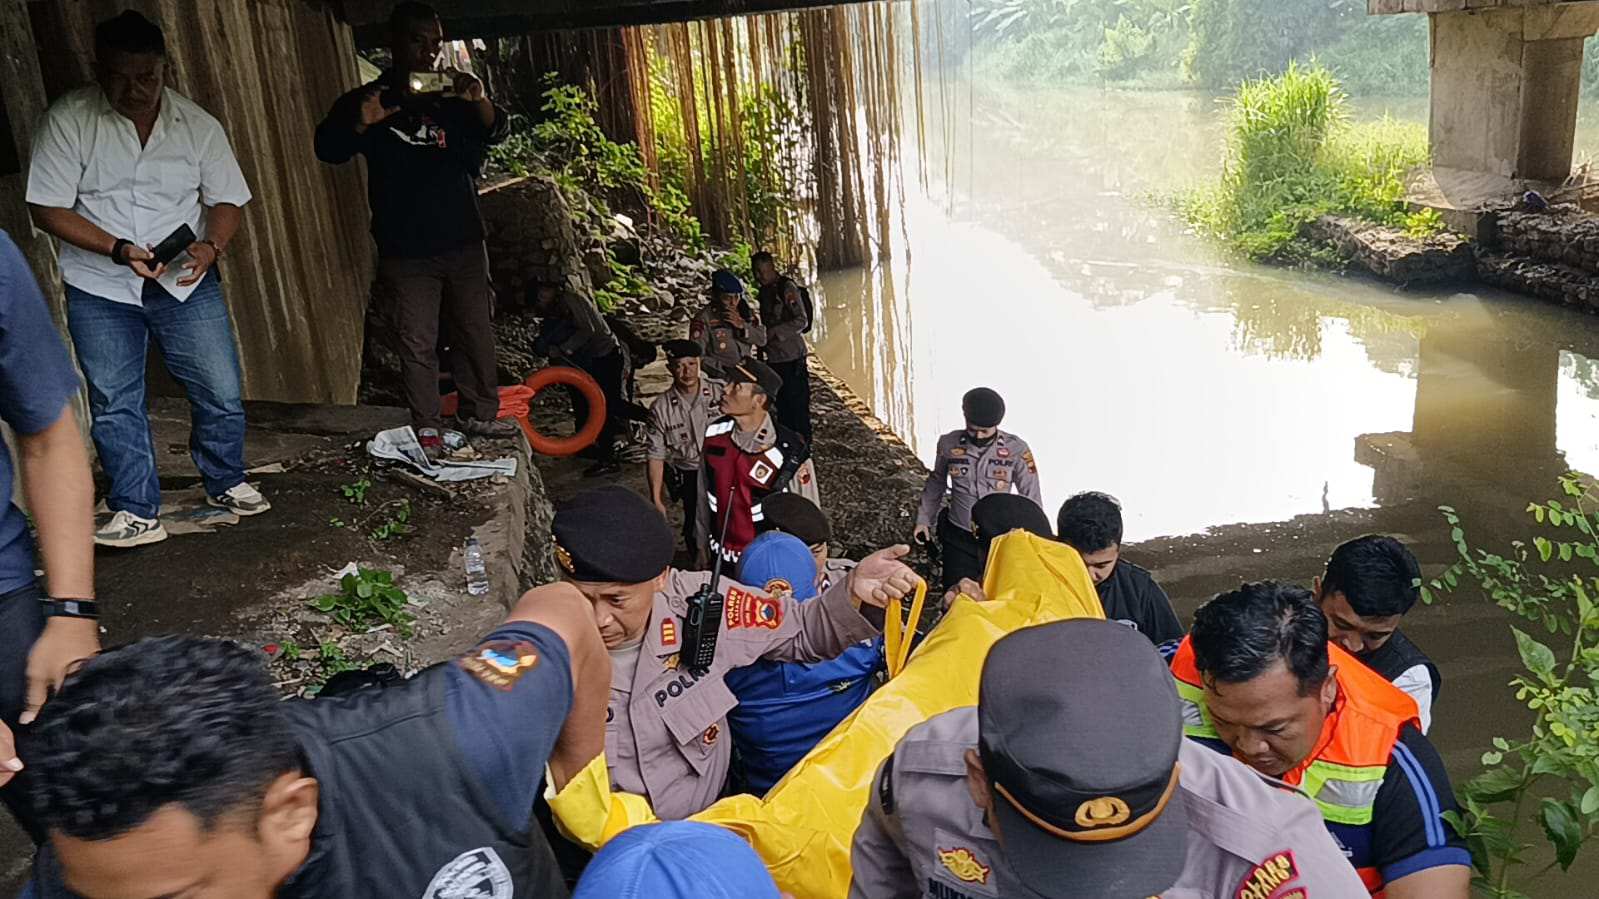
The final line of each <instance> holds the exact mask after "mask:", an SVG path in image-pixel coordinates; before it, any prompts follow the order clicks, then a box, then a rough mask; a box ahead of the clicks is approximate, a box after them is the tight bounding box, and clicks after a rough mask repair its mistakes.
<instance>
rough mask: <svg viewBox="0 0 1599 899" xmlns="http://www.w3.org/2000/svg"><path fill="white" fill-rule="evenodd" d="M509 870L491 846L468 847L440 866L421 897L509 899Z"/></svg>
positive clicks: (429, 898)
mask: <svg viewBox="0 0 1599 899" xmlns="http://www.w3.org/2000/svg"><path fill="white" fill-rule="evenodd" d="M513 892H514V886H513V885H512V883H511V872H510V871H509V870H507V869H506V867H505V862H503V861H500V856H499V854H498V853H496V852H495V851H494V850H493V849H491V848H489V847H488V846H484V847H482V848H479V849H471V850H468V851H466V852H463V853H461V854H460V855H457V856H456V857H455V860H454V861H452V862H450V863H449V864H447V865H445V866H444V867H442V868H440V869H439V873H437V874H435V875H433V880H432V882H430V883H429V884H428V888H427V890H426V891H425V892H423V893H422V899H511V897H512V894H513Z"/></svg>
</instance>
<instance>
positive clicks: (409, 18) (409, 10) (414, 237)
mask: <svg viewBox="0 0 1599 899" xmlns="http://www.w3.org/2000/svg"><path fill="white" fill-rule="evenodd" d="M389 40H390V47H391V48H392V50H393V54H394V64H393V68H391V69H390V70H389V71H387V72H384V73H383V75H382V77H380V78H379V79H378V80H377V81H374V82H372V83H371V84H367V85H364V86H362V87H359V88H356V89H355V90H353V91H350V92H349V93H347V94H345V95H344V96H342V97H340V98H339V99H338V101H337V102H335V103H334V104H333V109H332V111H331V112H329V113H328V116H327V118H325V119H323V120H322V123H321V124H320V125H318V126H317V129H316V155H317V158H318V159H321V160H322V161H323V162H328V163H333V164H339V163H344V162H348V161H349V160H350V159H352V158H354V157H355V156H356V155H357V154H359V155H362V156H365V157H366V162H367V202H368V203H369V204H370V205H371V207H372V236H373V237H374V238H375V239H376V240H377V245H378V270H377V275H378V280H379V282H380V283H381V284H382V285H383V287H384V290H385V293H386V294H387V296H388V299H389V301H390V302H392V303H393V307H392V308H391V309H390V310H388V316H389V318H390V319H391V320H392V324H393V326H394V327H395V329H396V330H397V331H398V332H399V333H398V337H399V339H398V346H397V347H396V349H397V350H398V352H399V356H400V373H401V376H402V379H403V380H404V384H405V399H406V403H407V405H409V406H410V407H411V418H412V423H413V424H414V425H415V426H416V428H417V437H418V439H419V440H420V442H421V444H422V448H423V449H424V450H426V451H427V452H428V453H429V454H430V455H436V454H438V453H440V452H442V450H443V438H442V437H441V435H440V433H439V429H440V428H441V427H442V426H443V421H442V418H441V416H440V412H439V357H438V338H439V322H440V311H441V309H442V311H443V313H444V315H443V319H444V321H445V323H446V324H448V326H449V331H448V334H449V344H450V346H451V348H452V349H453V351H454V352H453V353H452V360H453V361H455V362H456V364H455V365H454V366H453V367H454V368H457V369H461V370H459V371H452V372H451V374H452V375H453V376H454V378H455V384H456V387H457V389H458V390H459V392H460V399H461V405H460V410H459V412H458V414H457V422H456V424H457V426H458V427H459V428H460V429H461V430H462V431H464V432H465V433H467V434H468V435H472V436H479V437H510V436H514V435H515V433H516V425H515V423H514V422H511V421H509V420H497V419H499V408H500V400H499V388H498V379H497V376H496V374H495V365H494V331H493V322H492V316H493V300H494V298H493V292H492V291H491V290H490V288H489V267H488V253H487V251H486V249H485V248H484V244H483V234H484V232H483V217H482V214H481V212H480V211H479V209H478V203H477V177H478V174H479V172H480V171H481V169H482V167H483V159H484V156H485V154H486V153H487V151H488V148H489V146H490V145H491V144H496V143H499V142H500V141H502V140H504V139H505V137H506V135H507V134H508V133H509V130H510V125H509V121H510V120H509V118H508V116H507V114H506V112H505V110H503V109H501V108H500V107H498V106H495V105H494V104H493V103H491V102H490V101H489V99H488V97H487V95H486V94H485V92H484V89H483V82H482V81H480V80H478V78H477V77H476V76H473V75H470V74H467V73H464V72H456V71H454V70H449V71H446V72H442V73H441V72H436V71H434V68H435V66H436V65H437V62H438V59H439V54H440V51H441V49H442V47H443V42H444V30H443V27H442V26H441V25H440V24H439V19H438V15H437V14H436V13H435V12H434V11H433V9H432V7H429V6H427V5H426V4H423V3H411V2H407V3H401V4H399V5H398V6H396V7H395V8H394V12H393V14H392V15H391V16H390V18H389ZM441 80H442V81H445V82H447V84H442V85H441V84H437V83H436V82H438V81H441Z"/></svg>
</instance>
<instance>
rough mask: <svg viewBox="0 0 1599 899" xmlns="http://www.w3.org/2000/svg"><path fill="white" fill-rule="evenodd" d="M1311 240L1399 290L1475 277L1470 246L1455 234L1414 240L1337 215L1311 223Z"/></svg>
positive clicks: (1404, 235) (1397, 232)
mask: <svg viewBox="0 0 1599 899" xmlns="http://www.w3.org/2000/svg"><path fill="white" fill-rule="evenodd" d="M1310 234H1311V236H1312V237H1314V238H1316V239H1318V240H1323V241H1326V242H1327V243H1330V244H1332V245H1333V246H1335V247H1337V248H1338V251H1339V252H1340V253H1342V254H1343V255H1344V257H1345V258H1347V259H1349V260H1350V261H1351V262H1353V263H1355V264H1356V265H1359V266H1361V267H1362V268H1364V269H1366V270H1367V271H1369V272H1371V273H1372V274H1374V275H1376V276H1377V277H1379V278H1382V279H1383V280H1385V281H1391V282H1393V283H1395V284H1398V285H1400V286H1402V287H1410V286H1418V285H1423V284H1443V283H1448V282H1451V281H1470V280H1472V279H1473V278H1474V277H1475V275H1476V261H1475V260H1474V259H1473V258H1472V252H1471V244H1470V243H1468V242H1467V241H1466V240H1465V238H1462V237H1460V236H1459V235H1457V234H1452V233H1444V234H1437V235H1433V236H1431V237H1426V238H1416V237H1411V236H1410V235H1408V234H1406V233H1405V232H1404V231H1402V230H1400V229H1398V228H1390V227H1387V226H1384V225H1376V224H1373V223H1371V222H1366V221H1361V220H1360V219H1353V218H1344V217H1342V216H1335V215H1324V216H1322V217H1321V218H1319V219H1317V220H1316V221H1314V222H1312V223H1311V224H1310Z"/></svg>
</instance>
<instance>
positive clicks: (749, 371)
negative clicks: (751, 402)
mask: <svg viewBox="0 0 1599 899" xmlns="http://www.w3.org/2000/svg"><path fill="white" fill-rule="evenodd" d="M722 374H723V375H725V376H726V377H727V383H729V384H746V383H747V384H756V385H759V386H760V388H761V389H762V390H764V391H766V395H767V396H774V397H775V396H777V392H778V391H779V390H782V389H783V376H782V375H780V374H778V373H777V372H775V371H773V370H772V367H771V366H770V365H767V364H766V363H765V362H762V361H761V360H759V359H756V358H754V357H753V356H745V357H744V358H743V359H740V360H739V361H738V364H737V365H726V366H724V367H723V371H722Z"/></svg>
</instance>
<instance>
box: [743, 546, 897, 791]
mask: <svg viewBox="0 0 1599 899" xmlns="http://www.w3.org/2000/svg"><path fill="white" fill-rule="evenodd" d="M739 581H740V582H741V583H745V584H750V585H751V586H762V585H765V586H766V588H767V589H768V591H770V590H772V589H778V588H788V589H789V591H790V592H791V593H792V594H793V596H794V598H795V599H796V600H797V601H799V602H808V601H810V600H811V599H814V598H815V597H816V586H815V584H816V562H815V560H814V559H813V558H812V556H811V553H810V549H809V548H808V547H806V545H805V544H804V543H803V542H801V541H800V540H799V539H798V538H796V537H792V536H789V535H788V534H784V533H779V532H775V531H774V532H769V533H766V534H762V535H761V536H759V537H757V538H756V539H755V541H754V542H752V543H751V544H750V545H749V547H748V548H746V549H745V550H744V555H743V557H742V558H741V559H740V560H739ZM882 666H883V640H882V638H881V637H879V638H877V639H875V640H871V641H868V642H865V643H860V644H857V645H855V646H852V647H850V648H849V649H848V650H845V652H844V654H843V655H841V656H839V657H838V658H836V659H833V660H831V661H827V662H815V663H812V664H808V665H807V664H802V663H799V662H766V661H761V662H756V663H755V664H753V665H750V666H748V667H745V668H738V669H735V670H733V671H730V672H728V674H727V686H728V688H729V689H731V690H732V691H733V695H734V696H736V697H738V706H737V707H735V708H734V709H733V710H732V711H730V712H728V714H727V721H728V724H729V725H730V726H731V727H732V730H733V744H734V746H736V747H737V748H738V754H739V760H740V763H741V765H742V768H743V771H744V776H745V779H746V781H747V784H746V786H747V787H748V788H749V789H750V790H751V791H752V792H755V793H765V792H766V791H767V790H769V789H771V787H772V785H773V784H775V783H777V781H778V780H779V779H780V778H782V776H783V775H784V774H787V773H788V770H789V769H790V768H792V767H794V763H795V762H798V761H799V760H800V759H801V758H802V757H803V756H804V755H805V754H806V753H807V752H810V751H811V749H812V748H814V747H815V746H816V744H817V742H818V741H819V740H821V739H822V737H825V736H827V732H828V731H830V730H832V729H833V728H834V727H835V726H837V725H838V723H839V722H840V721H843V720H844V719H845V718H847V717H849V714H850V713H851V712H853V711H855V709H857V708H858V707H860V704H861V703H863V702H865V701H866V696H867V694H869V693H871V691H872V675H873V674H875V673H876V672H877V670H878V669H879V668H881V667H882Z"/></svg>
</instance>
